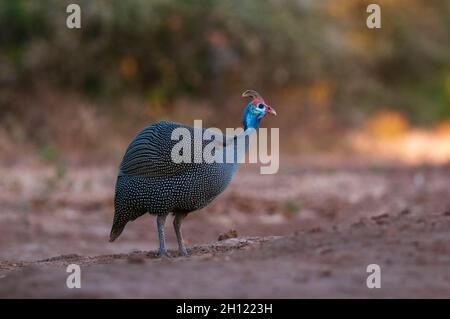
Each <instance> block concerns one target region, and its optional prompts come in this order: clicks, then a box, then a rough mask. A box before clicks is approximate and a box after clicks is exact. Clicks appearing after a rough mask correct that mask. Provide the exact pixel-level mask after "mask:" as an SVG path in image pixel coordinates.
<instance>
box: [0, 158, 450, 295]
mask: <svg viewBox="0 0 450 319" xmlns="http://www.w3.org/2000/svg"><path fill="white" fill-rule="evenodd" d="M282 167H283V169H282V170H281V171H280V173H279V174H277V175H259V174H258V173H257V170H255V168H253V167H242V168H240V170H239V172H238V174H237V176H236V178H235V179H234V180H233V182H232V184H231V185H230V186H229V188H228V189H227V191H226V192H225V193H224V194H222V195H221V196H220V197H219V198H218V199H217V200H216V201H214V202H213V203H212V204H211V205H210V206H208V207H207V208H205V209H203V210H201V211H199V212H197V213H193V214H191V215H190V216H189V217H188V218H187V219H186V222H185V224H184V227H183V230H184V234H185V237H186V242H187V245H188V247H189V252H190V257H178V255H177V253H176V249H175V248H176V240H175V236H174V234H173V230H172V227H171V220H169V221H168V223H167V226H166V227H167V228H166V232H167V242H168V245H169V247H170V248H172V254H173V258H163V259H161V258H157V257H156V248H157V244H158V241H157V234H156V222H155V220H154V218H153V217H151V216H143V217H141V218H140V219H138V220H136V221H135V222H133V223H131V224H129V225H128V226H127V228H126V229H125V231H124V233H123V234H122V236H121V237H120V238H119V239H118V240H117V241H116V242H114V243H109V242H108V234H109V230H110V226H111V221H112V212H113V208H112V197H111V196H112V193H113V189H114V179H115V177H114V174H115V169H114V167H113V166H110V167H106V168H97V167H91V168H86V167H84V168H83V167H75V166H74V167H69V168H68V169H67V172H66V173H65V174H63V176H61V174H59V175H58V173H57V170H55V169H54V168H52V167H40V166H27V168H26V169H25V168H24V167H23V166H22V165H19V166H12V167H8V168H5V167H2V168H1V169H0V230H1V232H0V297H3V298H5V297H6V298H8V297H9V298H12V297H30V298H36V297H67V298H72V297H75V298H80V297H139V298H145V297H156V298H171V297H183V298H184V297H186V298H193V297H213V298H216V297H217V298H219V297H237V298H239V297H244V298H246V297H252V298H259V297H275V298H280V297H288V298H300V297H351V298H358V297H447V298H450V232H449V230H450V196H449V195H450V192H449V189H448V186H449V178H450V167H429V166H421V167H400V166H383V165H370V166H368V167H365V166H362V165H353V166H343V165H337V166H336V165H332V166H330V165H311V164H308V165H304V164H300V163H289V164H286V165H283V166H282ZM58 176H59V177H58ZM230 230H235V231H236V232H230V235H231V236H226V235H224V234H226V233H227V232H229V231H230ZM236 235H237V238H229V239H225V238H226V237H234V236H236ZM219 237H220V238H221V239H224V240H221V241H218V238H219ZM72 263H75V264H78V265H80V266H81V270H82V277H81V280H82V288H81V289H68V288H67V287H66V279H67V276H68V273H67V272H66V266H67V265H69V264H72ZM373 263H375V264H378V265H379V266H380V267H381V278H382V279H381V282H382V283H381V284H382V286H381V288H380V289H368V288H367V286H366V278H367V276H368V275H369V274H368V273H367V272H366V267H367V265H369V264H373Z"/></svg>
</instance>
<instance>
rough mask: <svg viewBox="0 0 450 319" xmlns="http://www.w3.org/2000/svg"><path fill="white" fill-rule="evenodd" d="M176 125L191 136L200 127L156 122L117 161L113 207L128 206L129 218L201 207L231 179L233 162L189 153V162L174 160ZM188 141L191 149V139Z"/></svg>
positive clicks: (136, 138) (137, 137) (137, 136)
mask: <svg viewBox="0 0 450 319" xmlns="http://www.w3.org/2000/svg"><path fill="white" fill-rule="evenodd" d="M176 128H184V129H187V130H188V131H189V132H190V133H191V136H194V130H200V129H198V128H193V127H190V126H186V125H182V124H178V123H173V122H159V123H156V124H152V125H150V126H148V127H146V128H145V129H143V130H142V131H141V132H139V133H138V134H137V135H136V137H135V138H134V140H133V141H132V142H131V143H130V145H129V146H128V148H127V151H126V152H125V155H124V158H123V160H122V163H121V164H120V169H119V176H118V179H117V184H116V199H115V206H116V210H119V211H120V210H123V209H124V208H125V207H126V208H127V210H130V206H131V207H132V208H133V209H134V210H135V211H136V212H135V213H134V214H135V215H133V216H130V219H134V218H136V217H137V216H140V215H142V214H143V213H145V212H147V211H148V212H150V213H155V214H158V213H165V212H170V211H174V210H175V211H176V210H182V211H193V210H196V209H199V208H202V207H204V206H205V205H207V204H208V203H209V202H210V201H211V200H212V199H214V198H215V197H216V196H217V195H218V194H220V193H221V192H222V191H223V190H224V189H225V188H226V186H227V185H228V184H229V182H230V181H231V178H232V176H233V174H234V172H235V169H236V164H235V163H205V162H201V163H194V162H193V160H194V155H193V154H192V155H191V162H189V163H186V162H182V163H175V162H174V161H173V159H172V149H173V147H174V146H175V144H177V143H179V141H178V140H172V132H173V130H174V129H176ZM190 143H191V147H190V149H191V150H192V151H193V148H194V145H193V141H192V140H191V142H190ZM207 143H208V142H207V141H204V142H203V146H205V145H206V144H207ZM192 153H194V152H192ZM130 214H131V213H130Z"/></svg>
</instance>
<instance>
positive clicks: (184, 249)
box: [179, 248, 189, 257]
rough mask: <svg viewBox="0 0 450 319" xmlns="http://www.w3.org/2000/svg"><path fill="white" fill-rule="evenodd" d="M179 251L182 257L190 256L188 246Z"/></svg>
mask: <svg viewBox="0 0 450 319" xmlns="http://www.w3.org/2000/svg"><path fill="white" fill-rule="evenodd" d="M179 252H180V256H182V257H188V256H189V254H188V252H187V250H186V248H183V249H180V250H179Z"/></svg>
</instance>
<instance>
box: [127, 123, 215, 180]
mask: <svg viewBox="0 0 450 319" xmlns="http://www.w3.org/2000/svg"><path fill="white" fill-rule="evenodd" d="M176 128H181V129H185V130H186V129H187V130H188V131H189V132H190V134H191V137H192V139H191V140H190V141H184V140H183V142H185V143H191V151H192V152H191V153H194V145H193V139H194V138H193V136H194V135H193V134H194V128H193V127H191V126H187V125H182V124H178V123H173V122H159V123H156V124H152V125H150V126H148V127H146V128H145V129H143V130H142V131H141V132H139V133H138V134H137V135H136V137H135V138H134V140H133V141H132V142H131V143H130V145H129V146H128V148H127V151H126V152H125V155H124V157H123V160H122V163H121V165H120V171H119V175H129V176H147V177H171V176H175V175H181V174H183V173H184V172H186V171H188V170H193V169H195V168H196V167H197V166H198V165H202V163H194V161H193V154H190V156H191V161H190V163H185V162H182V163H175V162H174V161H173V160H172V158H171V154H172V149H173V147H174V146H175V145H176V144H177V143H180V140H178V139H175V140H172V132H173V130H174V129H176ZM195 130H200V129H195ZM203 131H204V130H203ZM208 142H209V141H203V143H202V144H203V147H204V146H205V144H206V143H208Z"/></svg>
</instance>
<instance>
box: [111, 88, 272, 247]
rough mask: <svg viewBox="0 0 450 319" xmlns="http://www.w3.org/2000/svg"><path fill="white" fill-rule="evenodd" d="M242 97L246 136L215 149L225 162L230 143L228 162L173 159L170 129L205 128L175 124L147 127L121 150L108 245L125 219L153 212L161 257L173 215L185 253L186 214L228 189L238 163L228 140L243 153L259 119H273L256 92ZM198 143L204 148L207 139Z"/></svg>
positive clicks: (223, 138) (120, 230) (243, 135)
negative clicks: (183, 226)
mask: <svg viewBox="0 0 450 319" xmlns="http://www.w3.org/2000/svg"><path fill="white" fill-rule="evenodd" d="M242 96H243V97H247V96H248V97H250V98H251V101H250V102H249V103H248V105H247V107H246V108H245V110H244V116H243V125H244V133H243V134H241V135H238V136H232V137H228V136H222V137H221V139H222V140H221V141H220V140H217V139H216V141H215V142H217V144H218V145H220V147H218V149H219V151H221V150H223V152H224V159H225V158H226V152H227V151H228V149H229V148H230V146H228V144H230V145H233V146H231V147H232V148H234V149H233V151H234V153H233V154H234V155H233V159H232V160H231V161H227V162H225V161H224V162H223V163H222V162H212V163H211V162H206V161H204V160H202V161H200V162H199V161H195V159H194V156H193V155H191V159H192V161H190V162H175V161H174V160H173V158H172V149H173V148H174V146H175V145H176V144H177V143H178V142H179V141H177V140H174V139H173V138H172V132H173V131H174V129H177V128H182V129H183V128H184V129H187V130H189V132H191V133H192V134H194V131H195V130H203V131H204V129H200V128H194V127H190V126H186V125H182V124H178V123H173V122H159V123H156V124H152V125H149V126H148V127H146V128H145V129H143V130H142V131H141V132H139V133H138V134H137V135H136V137H135V138H134V140H133V141H132V142H131V143H130V145H129V146H128V149H127V150H126V152H125V155H124V157H123V160H122V163H121V164H120V168H119V173H118V176H117V182H116V191H115V198H114V209H115V214H114V221H113V225H112V229H111V234H110V241H114V240H115V239H116V238H117V237H119V235H120V234H121V233H122V231H123V229H124V227H125V225H126V224H127V223H128V222H129V221H132V220H135V219H136V218H138V217H139V216H141V215H143V214H145V213H150V214H155V215H157V227H158V235H159V243H160V245H159V253H160V255H167V249H166V245H165V239H164V224H165V220H166V217H167V215H168V214H169V213H173V214H174V216H175V217H174V221H173V225H174V229H175V233H176V236H177V239H178V246H179V250H180V253H181V254H182V255H187V250H186V247H185V246H184V243H183V237H182V234H181V222H182V220H183V218H184V217H185V216H186V215H187V214H188V213H190V212H192V211H195V210H198V209H200V208H203V207H205V206H206V205H208V204H209V203H210V202H211V201H212V200H213V199H214V198H215V197H216V196H217V195H219V194H220V193H221V192H223V191H224V190H225V188H226V187H227V186H228V184H229V182H230V181H231V179H232V177H233V175H234V173H235V171H236V168H237V166H238V163H239V159H238V155H237V154H238V153H239V150H237V147H238V145H242V143H241V144H240V143H238V142H236V143H229V142H230V141H236V140H237V139H238V138H244V139H245V143H243V144H244V148H245V150H246V149H247V147H248V136H249V135H250V134H251V133H252V132H254V131H255V129H256V128H258V127H259V125H260V122H261V120H262V118H263V117H264V116H265V115H266V114H267V113H271V114H274V115H276V112H275V110H274V109H273V108H271V107H270V106H269V105H267V104H266V103H265V101H264V99H263V98H262V97H261V96H260V95H259V94H258V93H257V92H255V91H252V90H247V91H245V92H244V93H243V94H242ZM207 142H210V141H207ZM187 143H191V142H187ZM201 143H202V146H203V147H204V146H205V141H202V142H201ZM189 146H190V145H189ZM192 146H193V147H192V148H188V149H194V147H195V146H194V145H192ZM245 150H244V152H245Z"/></svg>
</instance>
